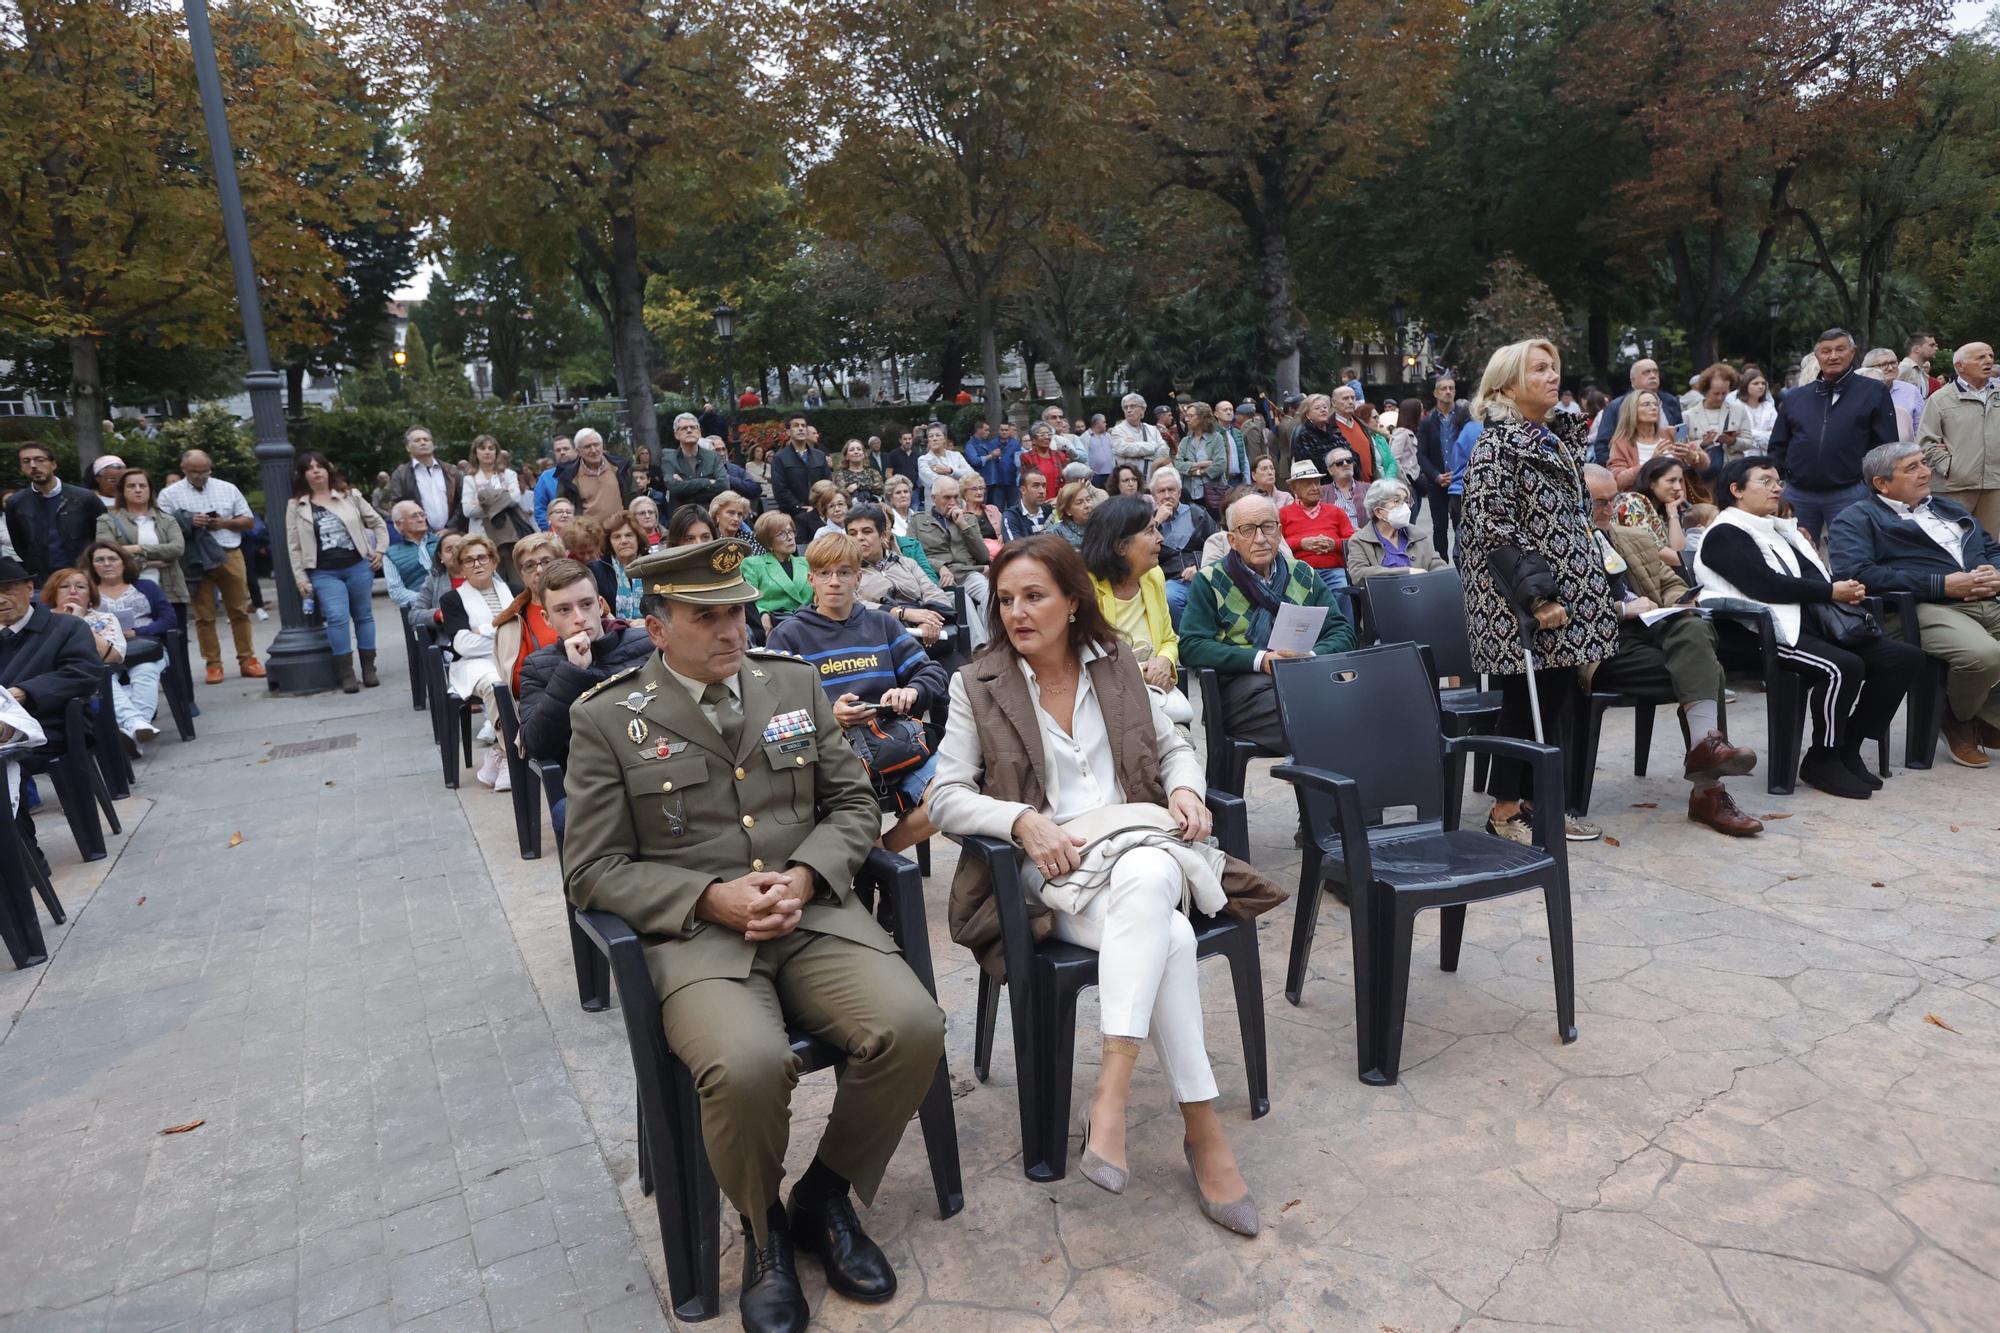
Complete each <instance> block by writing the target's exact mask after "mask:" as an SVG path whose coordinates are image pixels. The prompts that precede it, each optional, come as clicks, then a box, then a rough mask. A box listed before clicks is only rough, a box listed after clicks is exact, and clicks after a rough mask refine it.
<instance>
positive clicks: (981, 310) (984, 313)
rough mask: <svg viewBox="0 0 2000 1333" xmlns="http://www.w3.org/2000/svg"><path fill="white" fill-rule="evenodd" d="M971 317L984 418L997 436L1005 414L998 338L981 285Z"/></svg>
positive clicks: (990, 300)
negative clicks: (976, 333) (982, 385)
mask: <svg viewBox="0 0 2000 1333" xmlns="http://www.w3.org/2000/svg"><path fill="white" fill-rule="evenodd" d="M973 319H974V321H975V322H976V323H977V324H978V326H979V373H980V374H981V375H982V376H984V377H985V380H986V419H987V421H989V422H991V423H992V425H993V433H994V435H996V436H997V435H999V434H1000V423H1001V422H1003V421H1005V420H1006V419H1007V414H1006V412H1005V411H1003V410H1002V409H1001V406H1000V340H999V338H998V337H996V336H995V334H994V331H993V298H992V297H991V296H989V295H988V294H987V293H986V291H985V290H984V288H983V286H982V288H981V290H980V291H979V293H978V295H977V296H976V297H975V298H974V304H973Z"/></svg>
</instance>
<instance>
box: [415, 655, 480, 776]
mask: <svg viewBox="0 0 2000 1333" xmlns="http://www.w3.org/2000/svg"><path fill="white" fill-rule="evenodd" d="M424 662H425V671H426V672H427V673H428V675H429V681H428V683H427V684H426V685H425V687H424V688H425V693H426V695H427V697H428V698H429V699H430V704H431V736H432V739H434V740H435V741H436V742H437V748H438V759H439V761H440V762H441V763H442V765H443V767H444V785H445V787H446V788H447V789H449V790H451V791H457V790H458V775H459V773H460V772H461V771H463V770H464V769H466V768H469V767H471V765H472V705H473V701H472V700H470V699H461V698H459V697H458V696H457V695H455V694H453V693H452V692H451V685H450V675H449V673H448V672H447V670H446V666H445V647H444V645H443V644H441V643H433V644H431V645H430V646H429V647H428V648H426V649H425V650H424ZM461 755H463V756H464V757H463V758H462V759H461V758H460V756H461Z"/></svg>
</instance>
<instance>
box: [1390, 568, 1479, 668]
mask: <svg viewBox="0 0 2000 1333" xmlns="http://www.w3.org/2000/svg"><path fill="white" fill-rule="evenodd" d="M1368 611H1369V614H1370V615H1372V616H1373V617H1374V618H1375V631H1376V633H1377V634H1378V635H1379V636H1380V637H1381V640H1382V642H1383V643H1421V644H1423V645H1424V646H1426V647H1428V648H1429V649H1430V650H1431V657H1432V658H1433V659H1434V660H1435V661H1436V662H1437V669H1438V674H1439V675H1441V676H1457V677H1459V678H1460V679H1461V680H1468V681H1469V680H1470V678H1471V677H1473V676H1476V675H1478V674H1479V673H1478V672H1477V671H1475V670H1473V667H1472V644H1471V641H1470V640H1469V639H1468V638H1467V637H1466V631H1465V584H1464V583H1463V582H1461V581H1460V580H1459V577H1458V571H1457V570H1455V569H1434V570H1432V571H1431V572H1430V573H1428V574H1377V575H1375V576H1373V577H1372V578H1370V579H1369V580H1368Z"/></svg>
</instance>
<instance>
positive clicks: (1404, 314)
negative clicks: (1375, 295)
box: [1389, 297, 1410, 386]
mask: <svg viewBox="0 0 2000 1333" xmlns="http://www.w3.org/2000/svg"><path fill="white" fill-rule="evenodd" d="M1409 323H1410V308H1409V307H1408V306H1407V305H1404V304H1403V301H1402V298H1401V297H1398V298H1397V299H1396V300H1395V301H1393V302H1391V303H1390V305H1389V328H1390V330H1391V331H1392V333H1393V335H1394V336H1393V337H1392V338H1391V339H1390V342H1389V355H1390V356H1391V357H1392V358H1393V359H1394V362H1395V367H1396V370H1397V371H1398V372H1399V373H1400V374H1402V376H1403V377H1404V378H1405V379H1407V378H1409V371H1410V368H1409V365H1408V364H1407V363H1406V362H1405V361H1404V360H1403V348H1404V347H1405V346H1407V345H1408V339H1407V337H1406V333H1407V331H1408V328H1409ZM1400 383H1401V382H1400V381H1398V384H1399V386H1400Z"/></svg>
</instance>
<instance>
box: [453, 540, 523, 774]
mask: <svg viewBox="0 0 2000 1333" xmlns="http://www.w3.org/2000/svg"><path fill="white" fill-rule="evenodd" d="M499 565H500V549H499V548H498V547H497V546H495V545H494V544H493V542H492V541H491V540H490V539H488V538H485V537H467V538H466V539H465V540H464V541H462V542H460V543H459V545H458V572H459V573H460V574H462V575H463V576H464V577H465V582H463V583H461V584H459V585H458V586H457V587H456V588H453V589H452V590H451V591H450V592H448V593H446V594H444V596H442V597H440V598H438V618H439V621H440V623H441V625H442V626H443V629H444V636H445V641H446V642H447V643H449V644H450V645H451V651H452V661H451V667H450V678H449V682H448V683H449V685H450V688H451V692H452V693H453V694H455V695H457V696H458V697H459V698H461V699H470V698H471V697H472V696H473V695H475V694H477V695H478V696H479V697H480V699H481V701H482V703H483V706H484V707H485V709H486V722H485V724H484V725H483V726H481V727H480V729H479V739H481V740H483V741H486V742H489V744H488V745H487V750H486V757H485V759H484V760H482V761H481V763H480V765H479V774H480V777H479V780H480V782H481V783H483V784H485V785H487V786H490V787H492V788H493V790H495V791H506V790H507V789H508V786H509V783H508V779H507V765H506V763H505V759H506V756H505V755H504V754H502V753H501V751H500V744H499V740H498V738H497V737H496V736H495V734H494V731H493V715H494V714H493V693H492V692H493V688H494V687H495V686H496V685H498V684H499V683H500V665H499V662H498V661H497V660H496V659H495V658H494V655H493V640H494V638H495V636H496V635H497V634H498V633H499V630H498V627H496V626H495V625H494V623H493V622H494V618H495V617H497V616H498V615H499V614H500V612H501V611H502V610H504V609H505V608H506V606H507V603H509V602H511V601H513V600H514V594H513V593H512V592H511V591H510V590H509V589H508V587H507V585H506V584H505V583H503V582H501V581H500V576H499V574H498V573H497V572H496V571H497V570H498V568H499Z"/></svg>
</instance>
